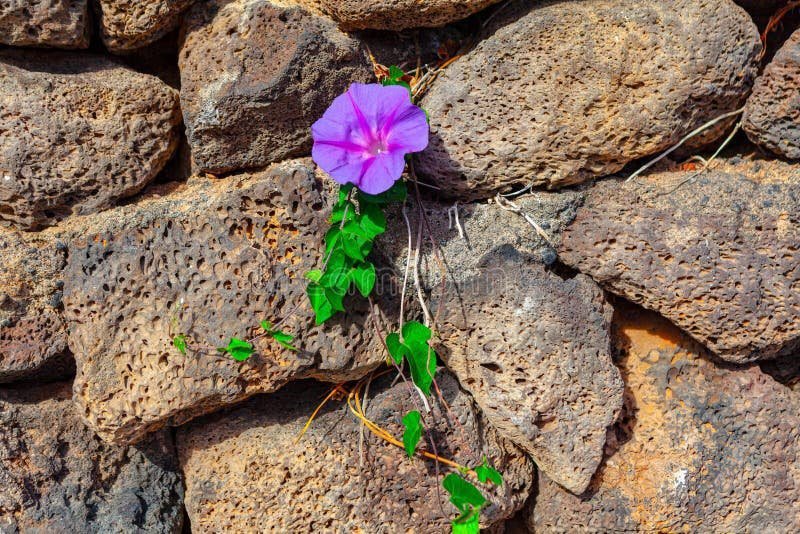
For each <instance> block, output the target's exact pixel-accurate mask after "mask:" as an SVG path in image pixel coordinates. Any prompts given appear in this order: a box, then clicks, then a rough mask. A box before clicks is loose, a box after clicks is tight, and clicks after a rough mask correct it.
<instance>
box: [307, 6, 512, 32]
mask: <svg viewBox="0 0 800 534" xmlns="http://www.w3.org/2000/svg"><path fill="white" fill-rule="evenodd" d="M498 1H499V0H428V1H426V2H419V1H417V0H315V3H316V4H318V6H319V9H321V10H322V11H323V12H324V13H325V14H327V15H328V16H330V17H331V18H333V19H334V20H335V21H336V22H338V23H339V25H340V26H341V27H342V28H344V29H345V30H366V29H375V30H390V31H399V30H404V29H406V28H419V27H436V26H444V25H445V24H448V23H450V22H455V21H457V20H460V19H463V18H466V17H468V16H470V15H472V14H473V13H477V12H478V11H480V10H481V9H483V8H485V7H488V6H490V5H492V4H494V3H496V2H498Z"/></svg>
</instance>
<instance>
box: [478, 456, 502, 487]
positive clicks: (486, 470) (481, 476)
mask: <svg viewBox="0 0 800 534" xmlns="http://www.w3.org/2000/svg"><path fill="white" fill-rule="evenodd" d="M475 474H476V475H478V480H480V481H481V482H482V483H483V484H486V481H487V480H488V481H490V482H491V483H492V484H494V485H495V486H502V485H503V475H501V474H500V471H498V470H497V469H495V468H494V467H492V466H491V465H490V464H489V460H488V459H487V458H486V456H484V457H483V463H482V464H481V465H479V466H478V467H476V468H475Z"/></svg>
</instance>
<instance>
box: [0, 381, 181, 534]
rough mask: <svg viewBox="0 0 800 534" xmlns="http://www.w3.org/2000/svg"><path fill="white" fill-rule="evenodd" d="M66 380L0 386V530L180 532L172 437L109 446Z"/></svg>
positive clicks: (87, 533)
mask: <svg viewBox="0 0 800 534" xmlns="http://www.w3.org/2000/svg"><path fill="white" fill-rule="evenodd" d="M71 394H72V389H71V388H70V385H69V383H60V384H52V385H48V386H38V387H35V388H24V389H23V388H9V387H4V388H0V428H2V429H3V432H2V439H0V488H2V490H0V531H2V532H9V533H11V532H42V533H44V532H73V533H75V534H84V533H85V534H90V533H97V532H154V533H159V534H160V533H163V534H178V533H179V532H181V526H182V523H183V506H182V500H183V485H182V483H181V476H180V473H179V471H178V466H177V461H176V458H175V451H174V447H173V444H172V440H171V438H170V436H169V434H168V433H159V434H157V435H156V436H154V437H153V439H151V440H149V441H148V442H147V443H144V444H142V445H141V446H137V447H115V446H111V445H107V444H105V443H103V442H102V441H100V440H99V439H97V437H95V435H94V434H93V433H92V432H91V430H89V429H88V428H86V426H85V425H84V424H83V422H82V421H81V419H80V416H79V415H78V411H77V410H76V408H75V406H74V405H73V404H72V400H71V398H70V397H71Z"/></svg>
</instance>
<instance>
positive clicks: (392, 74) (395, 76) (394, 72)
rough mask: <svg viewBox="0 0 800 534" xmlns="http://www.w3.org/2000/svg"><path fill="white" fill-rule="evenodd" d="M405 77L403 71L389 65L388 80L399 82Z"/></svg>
mask: <svg viewBox="0 0 800 534" xmlns="http://www.w3.org/2000/svg"><path fill="white" fill-rule="evenodd" d="M405 75H406V73H405V72H403V69H401V68H400V67H398V66H397V65H391V66H390V67H389V79H390V80H399V79H400V78H402V77H403V76H405Z"/></svg>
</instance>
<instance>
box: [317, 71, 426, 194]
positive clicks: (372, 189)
mask: <svg viewBox="0 0 800 534" xmlns="http://www.w3.org/2000/svg"><path fill="white" fill-rule="evenodd" d="M311 134H312V135H313V137H314V148H313V149H312V150H311V156H312V157H313V158H314V162H316V164H317V165H319V166H320V167H321V168H322V170H324V171H325V172H327V173H328V174H330V175H331V176H332V177H333V179H334V180H336V181H337V182H339V183H340V184H347V183H353V184H355V185H356V187H358V188H359V189H360V190H361V191H363V192H365V193H368V194H371V195H377V194H378V193H383V192H384V191H386V190H387V189H389V188H390V187H392V184H394V182H395V181H396V180H397V179H398V178H400V176H401V175H402V174H403V169H404V168H405V164H406V163H405V155H406V154H408V153H409V152H419V151H420V150H423V149H424V148H425V147H426V146H428V121H427V120H426V119H425V112H424V111H422V110H421V109H420V108H418V107H417V106H415V105H414V104H412V103H411V97H410V96H409V94H408V90H407V89H406V88H405V87H402V86H399V85H389V86H383V85H380V84H377V83H372V84H363V83H354V84H352V85H351V86H350V88H349V89H348V90H347V91H345V92H344V94H342V95H339V96H338V97H336V99H335V100H334V101H333V103H331V105H330V107H329V108H328V109H327V111H325V114H324V115H322V118H321V119H319V120H318V121H317V122H315V123H314V125H313V126H312V127H311Z"/></svg>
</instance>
